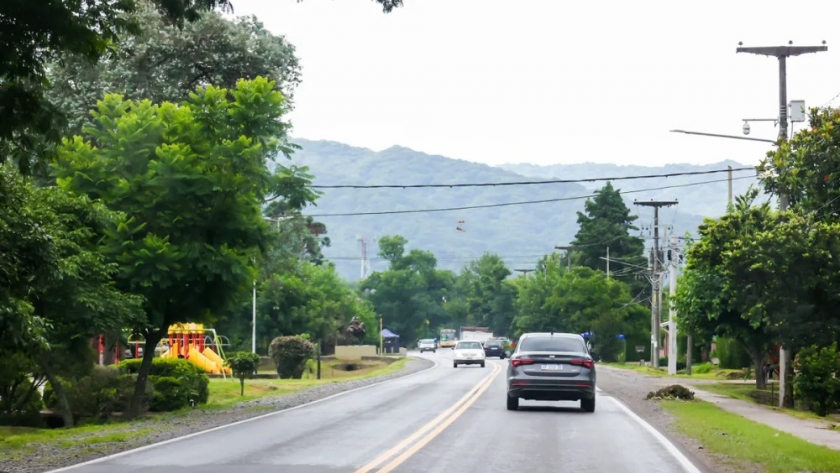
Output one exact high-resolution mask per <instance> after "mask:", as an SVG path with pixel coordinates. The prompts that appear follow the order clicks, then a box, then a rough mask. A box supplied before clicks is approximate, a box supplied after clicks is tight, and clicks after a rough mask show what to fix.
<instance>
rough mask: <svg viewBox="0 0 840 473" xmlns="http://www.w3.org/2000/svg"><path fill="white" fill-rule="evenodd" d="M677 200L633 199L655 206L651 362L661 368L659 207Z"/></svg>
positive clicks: (674, 202) (673, 203) (667, 205)
mask: <svg viewBox="0 0 840 473" xmlns="http://www.w3.org/2000/svg"><path fill="white" fill-rule="evenodd" d="M678 203H679V202H677V201H676V200H650V201H647V202H639V201H633V204H635V205H641V206H643V207H653V256H652V257H651V262H652V263H653V269H652V274H651V279H650V281H651V284H652V285H653V293H652V296H653V297H652V298H653V304H652V307H651V308H652V311H651V312H652V313H651V319H653V320H651V334H650V342H651V352H650V362H651V366H653V367H654V368H659V340H660V336H659V324H660V323H662V274H660V267H659V263H660V261H661V259H662V258H661V253H660V250H659V208H660V207H670V206H672V205H677V204H678Z"/></svg>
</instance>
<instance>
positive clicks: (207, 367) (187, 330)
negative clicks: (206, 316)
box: [160, 324, 231, 376]
mask: <svg viewBox="0 0 840 473" xmlns="http://www.w3.org/2000/svg"><path fill="white" fill-rule="evenodd" d="M168 334H169V341H168V349H167V350H166V351H164V352H163V353H161V355H160V356H161V357H162V358H184V359H186V360H187V361H189V362H190V363H192V364H194V365H196V366H198V367H199V368H201V369H203V370H204V371H206V372H208V373H212V374H221V375H222V376H225V375H229V374H231V369H230V368H228V367H226V366H225V361H224V351H223V349H222V346H223V345H224V343H223V340H222V337H220V336H219V335H218V334H216V331H215V330H213V329H212V328H205V327H204V324H174V325H170V326H169V330H168ZM208 342H209V343H208ZM161 343H164V342H163V341H161ZM213 348H215V351H214V350H213Z"/></svg>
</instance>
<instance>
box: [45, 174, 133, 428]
mask: <svg viewBox="0 0 840 473" xmlns="http://www.w3.org/2000/svg"><path fill="white" fill-rule="evenodd" d="M36 193H37V195H38V196H39V197H40V200H41V201H42V202H43V203H44V205H46V206H47V207H48V208H49V209H50V210H51V211H52V217H53V218H52V221H51V222H49V223H50V225H49V227H48V228H49V230H50V235H51V238H52V239H53V242H54V243H55V246H56V250H57V257H58V258H59V268H58V277H57V278H55V279H53V280H50V281H47V283H46V284H43V285H41V286H40V287H38V288H37V289H36V290H35V291H33V292H32V294H31V296H30V297H31V302H32V306H33V308H34V312H35V314H36V315H37V316H38V317H40V318H41V319H43V320H44V321H46V322H47V323H48V324H49V326H50V329H49V330H48V331H47V336H46V338H47V342H48V343H49V346H48V347H45V348H42V349H39V350H35V351H34V355H33V357H34V359H35V361H36V362H37V363H38V367H39V369H40V371H41V372H42V373H44V375H45V377H46V379H47V380H48V381H49V383H50V386H52V388H53V391H54V392H55V394H56V398H57V401H58V405H59V407H60V410H61V414H62V416H63V419H64V425H65V427H72V426H73V415H72V410H71V406H70V405H69V403H68V399H67V396H66V393H65V391H64V388H63V386H62V384H61V381H60V380H59V375H62V376H64V375H66V374H69V373H74V372H76V373H86V372H89V370H90V367H91V366H92V363H91V361H92V360H91V356H90V355H91V349H90V345H89V341H90V339H91V338H93V337H95V336H97V335H99V334H103V333H107V332H109V331H119V330H121V329H122V328H123V327H130V326H133V325H134V324H135V323H136V322H138V321H140V320H141V317H142V311H141V302H142V300H141V298H140V297H138V296H136V295H133V294H127V293H124V292H123V291H121V290H119V289H118V288H117V287H116V285H115V283H114V277H115V276H116V275H117V270H118V266H117V265H116V264H115V263H114V262H112V261H109V260H108V259H107V256H106V253H105V252H103V251H102V250H103V248H102V247H101V243H100V242H101V241H102V240H103V239H104V238H105V236H106V235H107V234H108V233H109V232H113V231H114V230H115V229H116V226H117V224H118V223H119V222H120V221H121V219H122V216H121V215H120V214H119V213H117V212H113V211H110V210H108V209H107V207H105V205H103V204H102V203H101V202H93V201H91V200H90V199H89V198H88V197H87V196H77V195H73V194H70V193H68V192H67V191H65V190H63V189H59V188H57V187H47V188H41V189H36ZM65 377H66V376H65Z"/></svg>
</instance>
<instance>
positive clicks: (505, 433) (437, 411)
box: [56, 350, 702, 473]
mask: <svg viewBox="0 0 840 473" xmlns="http://www.w3.org/2000/svg"><path fill="white" fill-rule="evenodd" d="M414 355H415V356H423V357H425V358H429V359H432V360H435V361H436V362H437V365H436V366H435V367H434V368H432V369H429V370H426V371H423V372H420V373H417V374H414V375H411V376H408V377H405V378H400V379H396V380H393V381H388V382H386V383H382V384H378V385H374V386H371V387H367V388H363V389H360V390H357V391H351V392H347V393H345V394H343V395H339V396H336V397H333V398H329V399H326V400H324V401H321V402H317V403H313V404H310V405H307V406H302V407H299V408H294V409H290V410H287V411H283V412H279V413H275V414H269V415H266V416H261V417H260V418H257V419H253V420H250V421H246V422H243V423H238V424H233V425H230V426H226V427H224V428H220V429H216V430H213V431H209V432H206V433H202V434H198V435H193V436H190V437H188V438H182V439H179V440H175V441H169V442H165V443H163V444H157V445H154V446H151V447H145V448H144V449H141V450H139V451H131V452H127V453H125V454H120V455H118V456H114V457H110V458H106V459H104V460H102V461H96V462H90V463H87V464H82V465H78V466H75V467H70V468H66V469H62V470H56V471H68V473H69V472H72V473H113V472H115V471H119V472H121V473H126V472H151V471H155V472H157V473H159V472H171V471H177V472H178V473H229V472H234V473H265V472H266V471H276V472H283V473H368V472H370V473H388V472H394V473H429V472H458V473H479V472H481V473H486V472H502V471H505V472H509V471H515V472H518V471H523V472H549V471H551V472H566V471H568V472H583V471H593V472H595V471H597V472H601V471H605V472H606V471H621V472H623V473H633V472H639V473H642V472H644V473H659V472H662V473H666V472H667V473H677V472H683V471H685V472H689V473H696V472H700V471H702V470H700V469H696V468H695V467H693V466H692V465H691V464H690V463H689V461H688V460H687V459H686V458H685V457H684V456H682V454H680V453H679V451H678V450H676V448H675V447H673V446H672V445H670V444H669V443H668V442H667V440H665V439H664V437H661V436H660V434H658V433H656V431H654V430H653V428H652V427H650V426H646V424H644V422H643V421H641V419H639V418H637V417H635V416H634V415H633V414H631V413H630V412H629V410H627V408H626V407H624V406H623V405H620V404H619V403H618V402H617V401H616V400H614V399H612V398H611V397H609V395H608V394H607V393H603V392H599V393H598V400H597V409H596V412H595V413H594V414H585V413H583V412H581V411H579V409H578V406H579V403H576V402H574V403H572V402H568V403H565V402H563V403H545V402H531V401H523V402H522V403H521V404H520V406H521V409H520V410H519V411H507V410H506V408H505V402H504V401H505V381H504V378H505V369H506V367H507V360H488V362H487V366H486V367H485V368H483V369H482V368H480V367H478V366H466V367H460V368H458V369H454V368H453V367H452V353H451V351H450V350H438V352H437V353H435V354H431V353H426V354H424V355H418V354H414ZM170 467H174V468H175V469H169V468H170Z"/></svg>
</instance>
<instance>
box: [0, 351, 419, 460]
mask: <svg viewBox="0 0 840 473" xmlns="http://www.w3.org/2000/svg"><path fill="white" fill-rule="evenodd" d="M407 362H408V359H407V358H400V359H397V360H396V361H393V362H391V363H388V362H385V361H363V362H361V363H363V364H364V365H366V366H368V367H367V368H366V369H360V370H355V371H342V370H341V369H338V365H341V364H344V363H346V362H341V361H338V360H330V361H329V362H324V363H322V364H321V379H320V380H319V379H314V375H313V376H312V377H310V378H307V377H306V375H305V379H282V380H281V379H252V380H245V395H244V396H240V395H239V380H238V379H231V378H228V379H221V378H213V379H211V380H210V399H209V400H208V403H207V404H206V405H204V406H201V408H202V409H222V408H225V407H230V406H231V405H233V404H236V403H238V402H242V401H248V400H252V399H257V398H260V397H265V396H279V395H283V394H289V393H292V392H295V391H299V390H301V389H305V388H307V387H311V386H317V385H321V384H330V383H337V382H341V381H352V380H359V379H365V378H371V377H374V376H382V375H386V374H390V373H394V372H396V371H399V370H400V369H402V368H403V367H405V364H406V363H407ZM250 410H253V411H254V412H255V413H259V412H265V411H269V410H271V407H270V406H254V407H252V408H250ZM190 411H193V409H191V408H187V409H184V410H182V411H180V412H167V413H160V414H149V416H148V417H147V418H146V420H148V418H154V419H155V421H156V422H157V421H161V422H163V423H165V422H166V420H167V419H171V418H174V417H177V416H179V415H189V414H188V412H190ZM197 414H198V413H197ZM199 415H200V414H199ZM141 421H142V420H141ZM131 427H132V426H131V424H130V423H129V422H112V423H108V424H97V425H86V426H81V427H76V428H74V429H32V428H20V427H2V426H0V461H6V460H14V459H16V458H21V457H22V456H24V455H30V454H34V453H37V451H38V449H39V448H40V447H44V446H50V447H54V448H59V449H62V448H63V449H67V448H79V447H87V448H85V449H84V450H85V451H86V452H99V451H101V450H104V449H105V447H106V446H107V444H114V443H123V442H125V441H127V440H128V439H129V438H130V437H134V436H140V435H145V434H148V433H151V432H152V431H153V430H155V429H153V428H142V429H136V428H135V429H134V430H130V429H131Z"/></svg>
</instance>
